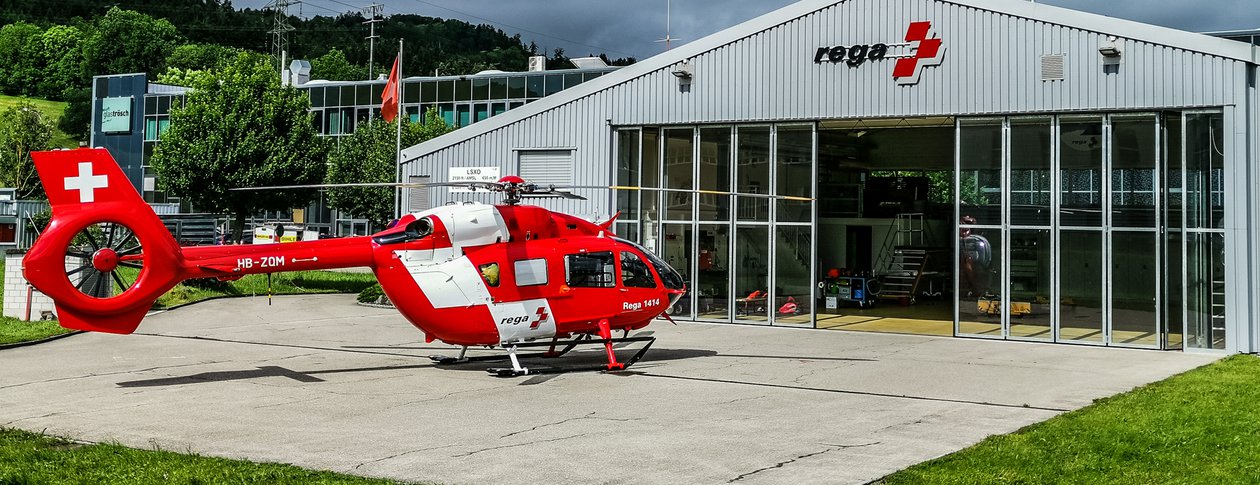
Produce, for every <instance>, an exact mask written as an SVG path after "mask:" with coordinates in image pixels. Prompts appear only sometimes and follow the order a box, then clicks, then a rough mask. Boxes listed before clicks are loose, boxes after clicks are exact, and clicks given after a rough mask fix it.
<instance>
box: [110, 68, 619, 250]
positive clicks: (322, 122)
mask: <svg viewBox="0 0 1260 485" xmlns="http://www.w3.org/2000/svg"><path fill="white" fill-rule="evenodd" d="M616 70H617V68H615V67H607V68H593V69H570V70H556V71H537V72H490V73H483V74H477V75H467V76H444V77H411V78H407V79H404V81H403V103H402V108H403V110H404V112H406V113H407V115H408V116H409V117H410V119H411V120H412V121H419V120H421V118H422V116H421V114H422V113H424V112H426V111H427V110H430V109H433V110H436V112H437V114H438V116H439V117H440V118H442V119H443V120H444V121H445V122H446V123H447V124H448V125H451V126H454V127H457V128H459V127H464V126H468V125H470V124H473V123H476V122H478V121H483V120H486V119H488V118H490V117H492V116H496V115H500V114H503V113H505V112H507V111H508V110H511V109H516V108H519V107H521V106H524V105H525V104H526V103H530V102H533V101H536V100H538V99H541V98H543V97H545V96H549V95H553V94H556V93H558V92H560V91H563V90H565V89H568V88H572V87H574V86H577V85H579V84H582V83H584V82H587V81H590V80H592V79H595V78H598V77H600V76H603V75H605V74H607V73H609V72H613V71H616ZM94 81H95V82H94V103H93V120H94V123H93V128H92V146H104V147H106V148H109V149H110V152H111V153H112V154H113V155H114V157H115V158H116V159H118V161H119V164H120V165H121V166H122V167H123V169H124V172H126V173H127V174H128V177H129V178H131V179H132V182H133V184H135V185H136V188H137V189H138V190H140V191H141V193H142V194H144V197H145V200H147V201H149V202H154V203H177V202H179V199H178V198H174V197H168V196H167V194H165V193H163V192H162V191H160V190H157V189H158V184H157V183H156V179H157V174H156V173H155V172H154V171H153V169H152V167H151V166H149V164H148V163H147V161H148V159H149V157H150V156H152V155H153V151H154V149H155V147H156V146H157V143H158V142H159V141H160V140H161V137H162V134H163V133H165V132H166V130H168V129H169V128H170V113H171V109H172V108H177V107H180V106H182V105H183V103H184V99H185V96H184V93H185V91H186V89H185V88H182V87H178V86H165V85H158V84H149V83H147V82H146V79H145V76H144V75H143V74H127V75H117V76H98V77H96V78H95V79H94ZM384 88H385V81H364V82H327V81H312V82H308V83H306V84H303V85H301V86H298V88H297V89H299V90H301V91H302V92H304V93H305V94H307V96H309V98H310V102H311V113H312V115H313V120H312V122H313V123H314V124H315V127H316V129H317V130H318V131H319V133H320V134H321V135H323V136H329V137H340V136H344V135H348V134H351V133H353V132H354V130H355V128H356V127H357V126H359V124H361V123H368V122H371V121H372V120H376V119H380V105H381V92H382V91H383V90H384ZM107 100H109V101H107ZM120 102H121V103H123V104H125V105H126V106H129V107H130V111H129V113H130V114H129V116H131V117H132V119H131V120H129V121H128V123H127V126H125V127H123V128H107V127H105V126H103V123H102V122H101V121H100V120H101V119H102V118H101V116H102V111H103V110H104V108H105V106H106V105H107V104H108V105H109V106H117V105H118V103H120ZM106 129H109V130H110V131H105V130H106ZM305 216H306V219H307V222H308V223H310V224H313V225H314V226H315V227H319V228H323V229H327V230H328V232H331V233H335V234H363V233H366V232H367V231H368V230H369V228H368V227H367V221H365V220H360V219H343V218H339V217H337V215H336V214H335V213H333V212H331V211H330V210H329V209H327V208H325V207H324V206H323V204H322V202H317V203H316V204H315V205H314V206H312V207H310V208H308V210H307V211H306V214H305ZM269 217H272V218H280V219H284V218H287V217H288V216H286V215H282V214H272V215H269Z"/></svg>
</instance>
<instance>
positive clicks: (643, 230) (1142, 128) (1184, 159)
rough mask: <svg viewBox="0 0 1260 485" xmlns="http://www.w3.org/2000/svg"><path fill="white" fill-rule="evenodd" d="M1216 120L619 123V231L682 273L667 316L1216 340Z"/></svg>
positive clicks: (1220, 324)
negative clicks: (683, 284) (680, 294)
mask: <svg viewBox="0 0 1260 485" xmlns="http://www.w3.org/2000/svg"><path fill="white" fill-rule="evenodd" d="M1222 137H1223V117H1222V114H1221V112H1220V111H1219V110H1215V111H1184V112H1182V111H1178V112H1164V113H1109V114H1062V115H1029V116H1004V117H993V118H953V117H925V118H899V119H864V120H821V121H816V122H813V123H804V124H802V123H785V124H767V125H757V124H748V125H743V124H740V125H714V126H706V125H700V126H644V127H622V128H618V129H617V130H616V139H617V143H616V145H617V152H616V173H617V184H618V185H619V186H623V187H642V189H641V190H619V191H617V193H616V201H617V205H618V210H620V211H621V213H622V217H621V218H620V219H619V222H618V223H617V226H616V228H615V229H616V230H617V232H618V234H621V235H623V236H626V237H628V238H630V239H635V240H638V241H640V242H642V243H643V244H644V245H645V246H646V247H648V248H651V249H653V250H656V251H658V254H659V255H660V256H662V257H663V258H664V259H666V261H668V262H669V263H670V264H671V265H672V266H673V267H675V268H676V269H678V270H679V271H680V272H681V273H683V276H684V277H685V278H686V279H687V280H688V286H689V288H691V291H690V292H689V293H688V295H687V296H686V297H684V298H683V299H682V300H680V301H679V302H678V303H677V304H676V305H675V306H674V307H673V308H672V309H671V315H673V316H676V317H681V318H690V319H696V320H701V321H720V322H733V323H747V324H772V325H786V326H803V327H815V328H823V329H843V330H855V331H876V332H897V333H913V334H924V335H966V336H975V337H992V338H1006V339H1016V340H1033V341H1054V342H1072V343H1083V344H1100V345H1101V344H1106V345H1117V346H1128V347H1143V348H1181V347H1182V346H1183V345H1186V344H1187V339H1189V340H1191V341H1190V342H1189V344H1190V345H1192V346H1193V347H1195V348H1222V346H1223V345H1224V331H1225V330H1224V290H1225V289H1224V285H1225V283H1224V274H1225V270H1224V226H1223V216H1224V210H1223V207H1224V206H1223V201H1224V191H1223V186H1224V185H1223V180H1222V177H1223V174H1224V172H1223V160H1224V157H1223V153H1222V151H1221V149H1220V146H1221V144H1222V143H1223V138H1222ZM732 193H733V195H732ZM1183 328H1184V329H1185V330H1184V331H1183Z"/></svg>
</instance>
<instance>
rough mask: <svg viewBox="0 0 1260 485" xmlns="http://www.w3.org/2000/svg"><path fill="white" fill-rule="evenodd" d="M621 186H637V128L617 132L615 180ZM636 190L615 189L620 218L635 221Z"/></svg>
mask: <svg viewBox="0 0 1260 485" xmlns="http://www.w3.org/2000/svg"><path fill="white" fill-rule="evenodd" d="M616 184H617V185H619V186H622V187H638V186H639V130H620V131H618V132H617V181H616ZM639 192H640V191H638V190H617V191H615V194H616V198H617V211H619V212H621V220H623V221H626V220H630V221H637V220H638V218H639V215H638V211H639Z"/></svg>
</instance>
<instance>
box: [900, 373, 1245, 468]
mask: <svg viewBox="0 0 1260 485" xmlns="http://www.w3.org/2000/svg"><path fill="white" fill-rule="evenodd" d="M1258 403H1260V358H1257V357H1256V356H1253V355H1239V356H1234V357H1230V358H1227V359H1224V360H1221V361H1219V362H1216V363H1214V364H1212V365H1208V366H1204V367H1202V368H1199V369H1195V370H1192V371H1190V372H1187V373H1185V374H1181V375H1178V376H1174V377H1172V378H1169V379H1166V380H1164V381H1161V382H1157V383H1154V384H1151V385H1148V386H1145V387H1142V388H1138V389H1136V390H1134V391H1132V392H1128V393H1125V394H1121V395H1118V396H1113V397H1110V398H1106V399H1100V400H1098V401H1097V402H1096V403H1094V404H1093V405H1091V406H1088V407H1086V408H1084V409H1080V410H1077V411H1073V412H1070V413H1066V414H1063V415H1061V416H1058V417H1055V418H1053V419H1050V420H1049V421H1045V422H1042V423H1038V424H1034V425H1032V426H1028V427H1026V428H1024V429H1022V430H1020V431H1018V432H1016V433H1014V434H1010V435H1003V436H991V437H989V438H987V439H985V440H984V441H982V442H980V443H979V444H977V445H975V446H973V447H970V448H967V449H965V450H962V451H959V452H957V453H954V454H951V455H947V456H944V457H942V458H939V459H936V460H932V461H929V462H925V463H922V464H919V465H916V466H913V467H910V468H908V469H906V470H902V471H900V472H897V473H895V474H893V475H890V476H888V477H886V478H885V480H884V483H888V484H920V483H933V484H938V483H941V484H953V483H957V484H964V483H965V484H974V483H1003V484H1010V483H1014V484H1025V483H1026V484H1032V483H1036V484H1042V483H1083V484H1084V483H1087V484H1093V483H1106V484H1150V483H1179V484H1198V483H1201V484H1219V483H1256V481H1257V480H1260V460H1257V459H1256V457H1258V456H1260V431H1258V430H1260V405H1258Z"/></svg>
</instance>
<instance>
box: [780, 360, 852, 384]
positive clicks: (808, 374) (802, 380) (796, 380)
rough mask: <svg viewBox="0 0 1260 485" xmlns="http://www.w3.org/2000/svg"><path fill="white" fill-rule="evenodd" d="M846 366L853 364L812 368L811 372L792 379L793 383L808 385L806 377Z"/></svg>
mask: <svg viewBox="0 0 1260 485" xmlns="http://www.w3.org/2000/svg"><path fill="white" fill-rule="evenodd" d="M845 367H852V364H839V365H833V366H829V367H823V368H815V369H814V370H811V371H809V372H807V373H805V374H804V375H801V376H799V377H797V378H795V379H792V383H793V384H796V385H798V386H804V385H806V384H805V382H804V381H805V379H807V378H810V377H814V375H816V374H818V373H819V372H830V371H837V370H840V369H842V368H845Z"/></svg>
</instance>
